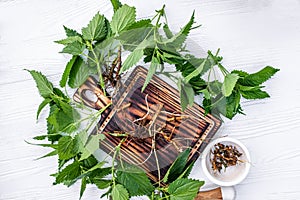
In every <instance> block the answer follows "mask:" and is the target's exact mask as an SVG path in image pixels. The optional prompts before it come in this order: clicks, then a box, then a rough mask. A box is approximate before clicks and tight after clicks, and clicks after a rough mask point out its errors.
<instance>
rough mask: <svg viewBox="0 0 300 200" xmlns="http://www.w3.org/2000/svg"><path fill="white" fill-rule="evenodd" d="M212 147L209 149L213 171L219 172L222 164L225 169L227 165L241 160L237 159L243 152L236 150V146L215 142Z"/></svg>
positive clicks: (232, 164) (235, 163)
mask: <svg viewBox="0 0 300 200" xmlns="http://www.w3.org/2000/svg"><path fill="white" fill-rule="evenodd" d="M214 147H215V148H214V150H211V154H212V155H213V158H212V159H211V163H212V169H213V170H214V171H218V172H221V170H222V169H223V166H224V168H225V169H226V168H227V167H229V166H235V165H237V164H238V162H243V161H242V160H240V159H239V157H240V156H242V155H243V154H242V153H241V152H239V151H238V150H237V148H236V146H232V145H224V144H222V143H217V144H215V145H214Z"/></svg>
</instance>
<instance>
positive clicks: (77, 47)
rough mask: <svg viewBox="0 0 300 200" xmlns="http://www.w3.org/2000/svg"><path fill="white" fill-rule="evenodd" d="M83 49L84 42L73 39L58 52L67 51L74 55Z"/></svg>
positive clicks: (80, 52)
mask: <svg viewBox="0 0 300 200" xmlns="http://www.w3.org/2000/svg"><path fill="white" fill-rule="evenodd" d="M84 49H85V44H83V43H80V42H78V41H75V42H73V43H70V44H67V45H66V47H65V48H64V49H63V50H62V51H61V52H60V53H68V54H71V55H74V56H77V55H80V54H82V52H83V51H84Z"/></svg>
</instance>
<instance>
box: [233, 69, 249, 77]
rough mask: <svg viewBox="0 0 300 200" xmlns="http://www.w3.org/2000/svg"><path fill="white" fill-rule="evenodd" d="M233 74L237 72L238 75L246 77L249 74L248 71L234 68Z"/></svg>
mask: <svg viewBox="0 0 300 200" xmlns="http://www.w3.org/2000/svg"><path fill="white" fill-rule="evenodd" d="M231 74H237V75H239V77H246V76H248V75H249V74H248V73H247V72H245V71H242V70H233V71H232V72H231Z"/></svg>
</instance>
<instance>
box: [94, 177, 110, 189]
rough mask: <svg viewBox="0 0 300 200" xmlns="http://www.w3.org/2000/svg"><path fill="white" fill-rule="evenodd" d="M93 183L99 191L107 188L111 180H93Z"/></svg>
mask: <svg viewBox="0 0 300 200" xmlns="http://www.w3.org/2000/svg"><path fill="white" fill-rule="evenodd" d="M93 183H94V184H95V185H96V186H97V187H98V188H99V189H105V188H108V187H109V186H110V184H111V180H106V179H96V180H95V179H93Z"/></svg>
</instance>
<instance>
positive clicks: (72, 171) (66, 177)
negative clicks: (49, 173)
mask: <svg viewBox="0 0 300 200" xmlns="http://www.w3.org/2000/svg"><path fill="white" fill-rule="evenodd" d="M80 174H81V169H80V164H79V162H77V161H74V162H73V163H72V164H70V165H68V166H67V167H65V168H64V169H63V170H62V171H61V172H59V173H58V174H56V179H55V183H56V184H59V183H64V184H65V185H71V184H73V183H74V180H75V181H76V180H77V179H76V178H77V177H78V176H80Z"/></svg>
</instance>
